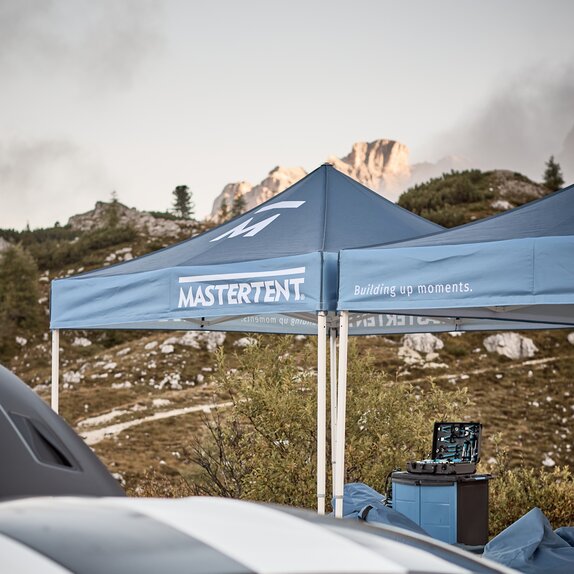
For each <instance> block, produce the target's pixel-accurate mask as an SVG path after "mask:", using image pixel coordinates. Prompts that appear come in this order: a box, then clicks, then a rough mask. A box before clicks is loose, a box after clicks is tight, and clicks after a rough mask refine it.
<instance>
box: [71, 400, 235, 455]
mask: <svg viewBox="0 0 574 574" xmlns="http://www.w3.org/2000/svg"><path fill="white" fill-rule="evenodd" d="M232 404H233V403H232V402H231V401H228V402H225V403H210V404H206V405H196V406H193V407H183V408H180V409H172V410H170V411H161V412H158V413H154V414H153V415H149V416H147V417H142V418H138V419H134V420H131V421H124V422H121V423H116V424H113V425H109V426H106V427H100V428H97V429H94V430H89V431H86V430H82V429H80V430H79V433H80V436H81V437H82V438H83V439H84V442H85V443H86V444H87V445H90V446H92V445H94V444H97V443H99V442H101V441H102V440H104V439H107V438H111V437H113V436H115V435H118V434H119V433H121V432H122V431H124V430H126V429H129V428H131V427H134V426H137V425H141V424H144V423H147V422H151V421H157V420H161V419H168V418H171V417H178V416H181V415H187V414H189V413H196V412H204V413H209V412H210V411H211V410H212V409H223V408H227V407H230V406H231V405H232Z"/></svg>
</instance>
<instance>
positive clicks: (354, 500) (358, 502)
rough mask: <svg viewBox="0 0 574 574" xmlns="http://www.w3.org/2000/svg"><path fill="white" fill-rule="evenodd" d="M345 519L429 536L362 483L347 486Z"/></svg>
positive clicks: (344, 501) (344, 494)
mask: <svg viewBox="0 0 574 574" xmlns="http://www.w3.org/2000/svg"><path fill="white" fill-rule="evenodd" d="M333 505H334V501H333ZM343 518H349V519H357V520H364V521H365V522H370V523H373V524H377V523H378V524H390V525H391V526H397V527H398V528H405V529H406V530H410V531H411V532H418V533H419V534H427V532H426V531H425V530H424V529H423V528H421V527H420V526H419V525H418V524H417V523H416V522H413V521H412V520H411V519H410V518H407V517H406V516H405V515H404V514H401V513H400V512H397V511H396V510H393V509H392V508H390V507H389V506H386V505H385V497H384V496H383V495H382V494H380V493H379V492H377V491H376V490H375V489H374V488H371V487H370V486H367V485H366V484H364V483H362V482H351V483H348V484H345V487H344V490H343ZM427 536H428V534H427Z"/></svg>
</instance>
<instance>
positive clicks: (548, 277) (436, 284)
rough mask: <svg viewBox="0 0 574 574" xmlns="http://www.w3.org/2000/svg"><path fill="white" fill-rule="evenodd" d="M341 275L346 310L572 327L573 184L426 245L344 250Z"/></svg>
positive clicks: (433, 237) (425, 241) (414, 243)
mask: <svg viewBox="0 0 574 574" xmlns="http://www.w3.org/2000/svg"><path fill="white" fill-rule="evenodd" d="M339 271H340V291H339V301H338V308H339V309H344V310H353V311H355V312H357V311H363V312H365V311H366V312H378V313H393V312H394V313H398V314H410V315H423V316H434V317H461V318H462V317H466V318H477V319H486V318H488V319H495V320H503V321H504V320H505V321H530V322H533V325H526V324H525V325H524V327H525V328H534V327H536V325H535V323H545V324H546V325H541V324H540V325H538V328H547V327H548V324H552V325H556V326H559V325H572V324H574V186H570V187H567V188H565V189H563V190H561V191H558V192H556V193H553V194H551V195H548V196H546V197H544V198H542V199H539V200H537V201H533V202H531V203H528V204H526V205H523V206H521V207H518V208H516V209H513V210H511V211H508V212H506V213H502V214H500V215H496V216H494V217H490V218H487V219H484V220H481V221H477V222H473V223H470V224H467V225H463V226H461V227H458V228H454V229H451V230H448V231H443V232H440V233H436V234H433V235H430V236H427V237H423V238H420V239H413V240H409V241H403V242H398V243H394V244H393V245H381V246H376V247H372V248H366V249H349V250H346V249H345V250H342V251H341V254H340V267H339ZM514 328H515V327H514Z"/></svg>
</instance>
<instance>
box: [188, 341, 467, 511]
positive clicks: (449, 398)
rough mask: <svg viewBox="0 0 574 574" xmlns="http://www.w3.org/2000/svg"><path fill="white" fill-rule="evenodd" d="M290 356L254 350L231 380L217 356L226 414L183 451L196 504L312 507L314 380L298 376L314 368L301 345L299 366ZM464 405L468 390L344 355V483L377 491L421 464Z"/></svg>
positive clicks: (284, 349) (276, 347) (278, 344)
mask: <svg viewBox="0 0 574 574" xmlns="http://www.w3.org/2000/svg"><path fill="white" fill-rule="evenodd" d="M293 347H294V344H293V340H292V339H291V338H289V337H283V338H274V339H273V341H272V342H271V343H269V344H263V343H261V342H260V344H258V345H255V346H253V347H250V348H247V349H245V350H244V351H243V353H241V355H239V356H238V357H237V361H238V363H239V366H238V368H237V369H236V370H235V369H233V370H232V369H229V368H228V367H227V364H226V357H225V355H224V354H223V353H220V355H219V359H218V360H219V363H218V370H217V373H216V377H215V378H216V381H215V383H216V386H217V390H218V394H220V395H221V394H225V395H227V396H229V397H230V399H231V401H232V402H233V408H231V409H229V410H227V411H221V412H219V411H218V412H215V413H214V414H212V415H210V416H208V417H206V419H205V428H206V430H207V434H208V439H207V440H203V441H200V440H197V441H196V442H195V443H194V444H193V445H192V446H191V448H190V452H189V453H188V454H189V458H190V462H191V463H193V465H194V468H195V471H193V470H192V468H191V467H190V473H189V475H188V480H189V481H190V482H191V483H192V487H193V490H194V492H195V493H196V494H209V495H218V496H233V497H238V498H248V499H254V500H262V501H268V502H276V503H284V504H290V505H295V506H304V507H310V508H313V507H315V506H316V498H315V496H316V495H315V492H316V440H317V436H316V372H315V371H314V370H303V369H301V368H300V367H298V366H297V365H298V364H306V365H313V364H314V363H315V361H316V354H315V349H316V348H315V347H314V346H313V345H307V346H306V356H305V357H304V362H303V363H301V361H300V359H301V357H299V358H297V357H296V356H294V355H293V354H292V350H293ZM468 404H469V399H468V397H467V394H466V389H458V390H454V391H444V390H441V389H439V388H438V387H436V386H434V385H433V384H429V385H428V386H427V388H426V389H422V388H419V387H416V386H414V385H411V384H409V383H404V382H397V381H393V380H391V379H389V377H388V376H387V375H386V374H385V373H382V372H380V371H378V370H376V369H375V368H374V367H373V362H372V360H371V359H370V357H368V356H364V355H361V356H360V355H359V354H358V353H357V351H356V348H355V346H354V345H351V348H350V353H349V373H348V404H347V426H346V432H347V449H346V479H345V480H346V482H353V481H359V480H360V481H363V482H366V483H367V484H369V485H370V486H372V487H373V488H375V489H378V490H379V491H382V490H383V489H384V487H385V479H386V477H387V475H388V474H389V472H390V471H392V470H393V469H396V468H404V466H405V464H406V461H407V460H409V459H412V458H421V457H426V456H428V454H429V452H428V450H429V445H430V439H431V437H432V430H433V422H434V421H435V420H446V419H452V418H453V417H454V418H455V419H459V418H461V416H462V413H463V412H464V409H465V408H466V407H467V406H468ZM328 460H330V459H329V458H328ZM328 466H330V465H328ZM197 469H199V470H198V471H197Z"/></svg>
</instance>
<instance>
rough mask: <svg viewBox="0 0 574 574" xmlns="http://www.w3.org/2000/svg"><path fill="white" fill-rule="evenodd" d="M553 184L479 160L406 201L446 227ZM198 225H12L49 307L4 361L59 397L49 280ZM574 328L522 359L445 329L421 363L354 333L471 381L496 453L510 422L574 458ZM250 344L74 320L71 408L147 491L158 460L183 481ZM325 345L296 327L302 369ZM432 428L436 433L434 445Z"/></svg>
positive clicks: (407, 377)
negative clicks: (216, 376)
mask: <svg viewBox="0 0 574 574" xmlns="http://www.w3.org/2000/svg"><path fill="white" fill-rule="evenodd" d="M545 192H546V191H545V190H544V188H542V187H541V186H539V185H537V184H535V183H533V182H531V181H529V180H528V179H527V178H525V177H523V176H521V175H520V174H514V173H511V172H503V171H493V172H479V171H468V172H462V173H451V174H448V175H445V176H443V177H441V178H438V179H435V180H432V181H430V182H428V183H426V184H423V185H419V186H416V187H415V188H413V189H411V190H409V191H408V192H407V193H405V194H404V195H403V196H402V197H401V200H400V204H401V205H402V206H403V207H406V208H407V209H411V210H412V211H414V212H416V213H418V214H420V215H423V216H425V217H428V218H429V219H432V220H434V221H436V222H438V223H441V224H443V225H447V226H448V225H455V224H459V223H464V222H467V221H471V220H473V219H476V218H478V217H484V216H486V215H490V214H492V213H496V212H499V211H500V210H501V209H502V208H503V207H509V206H510V205H512V206H515V205H519V204H522V203H524V202H526V201H529V200H531V199H534V198H537V197H540V196H542V195H543V194H544V193H545ZM198 230H199V226H198ZM186 233H188V231H186V232H185V233H183V232H182V235H181V236H180V237H169V238H161V237H160V238H158V237H154V236H151V235H149V234H146V233H143V232H141V231H136V230H135V229H134V228H132V227H119V226H109V225H104V226H103V227H100V228H97V229H93V230H91V231H79V230H74V229H71V228H69V227H62V228H54V229H47V230H37V231H26V232H21V233H17V232H13V231H6V230H4V231H0V237H3V238H4V239H5V240H7V241H9V242H10V243H12V244H19V245H20V246H21V247H22V249H23V250H24V251H25V252H26V253H27V254H28V255H29V256H31V257H32V259H33V261H34V263H35V265H36V271H35V273H36V279H35V280H34V281H35V288H37V305H38V309H39V315H38V317H39V319H38V320H37V321H35V323H34V325H32V326H30V325H27V324H25V323H23V322H20V323H18V322H17V319H10V320H11V321H12V320H13V321H16V322H15V323H14V325H16V326H15V327H14V328H11V329H6V328H5V329H4V333H3V336H4V339H5V341H8V343H9V344H8V343H6V345H5V347H4V350H3V358H2V362H3V363H4V364H5V365H6V366H7V367H8V368H11V369H12V370H14V371H15V372H16V373H17V374H18V375H19V376H20V377H21V378H22V379H23V380H24V381H25V382H26V383H28V384H29V385H30V386H32V387H33V388H35V389H36V390H37V392H38V393H39V394H40V395H41V396H42V397H44V398H45V399H46V400H49V378H50V356H49V352H50V342H49V335H48V310H49V286H50V281H51V280H52V279H54V278H57V277H62V276H67V275H72V274H75V273H78V272H81V271H86V270H89V269H93V268H97V267H101V266H103V265H109V264H112V263H116V262H118V261H122V260H126V259H128V258H131V257H135V256H139V255H142V254H144V253H147V252H149V251H152V250H155V249H158V248H160V247H163V246H165V245H167V244H169V243H173V242H175V241H177V240H179V239H183V237H184V236H185V234H186ZM0 258H1V256H0ZM31 272H33V270H32V271H31ZM0 278H1V279H0V280H1V281H3V282H4V283H1V282H0V298H1V297H2V292H3V291H2V289H3V288H4V292H7V291H9V289H8V287H9V284H11V283H10V281H11V279H10V277H9V276H7V275H5V276H2V275H1V273H0ZM569 333H570V331H568V330H556V331H538V332H530V333H528V332H524V333H522V334H523V335H524V336H526V337H530V338H532V340H533V342H534V344H535V345H536V347H537V348H538V351H537V352H536V353H535V354H534V356H533V357H530V358H525V359H520V360H511V359H508V358H505V357H501V356H499V355H497V354H493V353H489V352H487V351H486V349H485V347H484V339H485V338H486V337H487V336H488V335H490V334H489V333H467V334H463V335H461V336H457V337H454V336H451V335H450V334H442V335H440V336H439V338H440V339H441V341H442V342H443V344H444V347H443V348H442V349H440V350H438V351H437V354H436V356H434V355H433V356H428V355H427V356H424V354H423V355H422V356H421V359H420V360H415V361H409V360H408V357H405V355H404V353H403V352H402V351H400V349H401V348H402V345H401V338H400V337H398V336H396V337H373V338H360V339H359V340H357V341H356V344H357V346H358V347H359V355H361V354H366V353H369V354H371V355H373V357H374V360H375V364H376V366H377V368H379V369H380V370H384V371H386V372H387V373H388V374H389V376H390V377H391V378H392V379H394V380H396V381H397V383H400V382H401V381H411V382H413V383H414V384H416V385H419V386H420V387H421V388H424V387H425V386H428V385H429V384H430V381H431V380H434V381H435V382H436V384H437V385H439V386H441V387H443V388H445V389H452V388H459V387H463V386H464V387H468V389H469V394H470V396H471V398H472V400H473V402H474V406H472V407H470V408H469V409H468V411H465V412H464V416H466V417H467V418H468V419H478V420H481V421H482V422H483V424H484V427H485V436H486V440H485V441H484V446H483V450H484V454H483V460H485V461H488V459H489V458H490V457H492V456H493V455H494V448H493V446H492V443H491V442H490V441H489V440H488V438H489V437H493V436H494V435H495V434H496V433H498V432H502V433H503V436H504V440H505V441H506V444H507V445H508V447H509V449H510V455H511V462H512V464H519V463H521V462H525V463H526V464H528V465H531V466H534V467H540V466H541V465H543V464H544V465H546V466H549V467H551V466H552V465H568V466H570V467H573V466H574V459H573V455H572V434H571V433H572V431H571V428H572V422H573V420H574V344H573V343H571V342H569V340H568V335H569ZM1 334H2V333H0V335H1ZM264 340H265V338H264ZM248 343H249V341H245V339H244V335H242V334H228V335H225V334H220V335H217V334H216V335H209V334H201V335H184V334H182V333H163V332H139V331H92V332H86V331H67V332H63V333H62V336H61V347H62V355H61V357H62V363H61V369H62V387H63V388H62V392H61V413H62V415H63V416H64V418H65V419H66V420H67V421H68V422H70V423H71V424H72V425H73V426H74V427H75V428H76V429H77V430H78V432H80V433H81V434H83V435H84V436H86V437H87V440H88V442H89V444H90V445H91V446H92V447H93V448H94V449H95V451H96V452H97V454H98V455H99V456H101V457H102V459H103V460H104V461H105V463H106V464H107V465H108V467H109V468H110V470H112V471H113V472H115V473H118V475H119V476H121V478H122V480H124V481H125V482H126V483H127V486H128V487H130V488H131V489H132V491H134V492H137V488H138V487H139V485H141V484H142V483H145V481H146V480H147V478H146V477H147V476H149V475H148V474H147V473H149V471H150V470H153V469H155V470H156V471H157V470H161V471H162V472H163V473H164V475H165V476H167V477H168V486H169V488H173V489H175V490H177V485H178V484H180V479H179V473H184V474H186V475H190V474H191V475H193V470H192V469H190V467H189V464H188V462H187V458H188V457H187V455H186V453H187V452H188V451H189V448H190V445H191V444H192V442H193V440H194V439H196V438H197V437H201V436H204V434H205V433H207V430H206V427H205V425H204V424H203V422H202V421H203V419H204V417H205V412H206V411H207V410H209V408H208V406H209V405H218V404H222V403H225V401H226V400H227V397H226V396H214V386H213V385H212V382H211V379H212V375H213V372H214V369H215V368H216V364H217V361H216V351H217V349H223V350H224V352H225V353H226V355H227V356H228V357H229V358H228V366H229V368H233V367H234V366H235V365H236V364H237V358H236V357H235V355H236V354H240V353H241V352H242V348H243V345H245V344H248ZM313 345H314V342H313V340H312V339H305V338H301V337H299V338H292V339H291V352H292V353H294V354H296V355H297V356H298V357H300V361H301V367H302V368H305V369H309V368H314V360H313V359H312V360H311V361H309V357H311V358H313V353H314V350H313ZM225 408H226V407H222V409H225ZM118 425H119V426H118ZM430 440H431V437H430V436H429V445H430ZM166 488H167V487H166Z"/></svg>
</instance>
